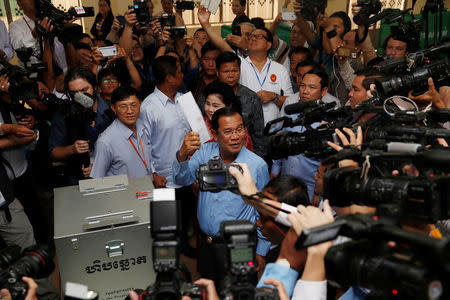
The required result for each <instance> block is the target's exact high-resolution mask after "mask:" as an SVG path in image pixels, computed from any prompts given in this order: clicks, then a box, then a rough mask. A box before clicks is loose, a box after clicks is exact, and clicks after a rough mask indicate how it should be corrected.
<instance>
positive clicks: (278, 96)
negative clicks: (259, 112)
mask: <svg viewBox="0 0 450 300" xmlns="http://www.w3.org/2000/svg"><path fill="white" fill-rule="evenodd" d="M278 98H280V95H278V94H277V93H275V98H273V102H275V103H276V102H277V101H278Z"/></svg>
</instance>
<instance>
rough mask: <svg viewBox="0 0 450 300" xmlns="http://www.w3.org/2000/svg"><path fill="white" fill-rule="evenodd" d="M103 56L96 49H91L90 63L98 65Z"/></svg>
mask: <svg viewBox="0 0 450 300" xmlns="http://www.w3.org/2000/svg"><path fill="white" fill-rule="evenodd" d="M103 58H104V56H103V53H102V52H101V51H100V50H98V47H94V48H92V62H93V64H94V65H100V64H101V63H102V60H103Z"/></svg>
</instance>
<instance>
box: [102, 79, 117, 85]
mask: <svg viewBox="0 0 450 300" xmlns="http://www.w3.org/2000/svg"><path fill="white" fill-rule="evenodd" d="M102 82H103V83H105V84H107V83H110V82H111V83H117V82H119V80H117V78H104V79H103V80H102Z"/></svg>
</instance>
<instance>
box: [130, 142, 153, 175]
mask: <svg viewBox="0 0 450 300" xmlns="http://www.w3.org/2000/svg"><path fill="white" fill-rule="evenodd" d="M128 141H129V142H130V144H131V146H133V148H134V151H136V154H137V155H138V156H139V158H140V159H141V161H142V163H143V164H144V167H145V170H146V171H147V174H150V172H149V170H148V166H147V161H146V160H145V152H144V144H143V143H142V137H141V138H140V139H139V143H140V144H141V149H142V156H141V154H140V153H139V151H138V149H137V148H136V146H135V145H134V143H133V141H132V140H131V137H129V138H128Z"/></svg>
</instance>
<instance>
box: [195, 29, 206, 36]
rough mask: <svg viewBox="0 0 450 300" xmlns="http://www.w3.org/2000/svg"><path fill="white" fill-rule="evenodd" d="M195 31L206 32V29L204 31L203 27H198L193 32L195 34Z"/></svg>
mask: <svg viewBox="0 0 450 300" xmlns="http://www.w3.org/2000/svg"><path fill="white" fill-rule="evenodd" d="M197 32H206V31H205V29H203V27H200V28H199V29H197V30H196V31H195V32H194V35H195V34H196V33H197Z"/></svg>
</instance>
